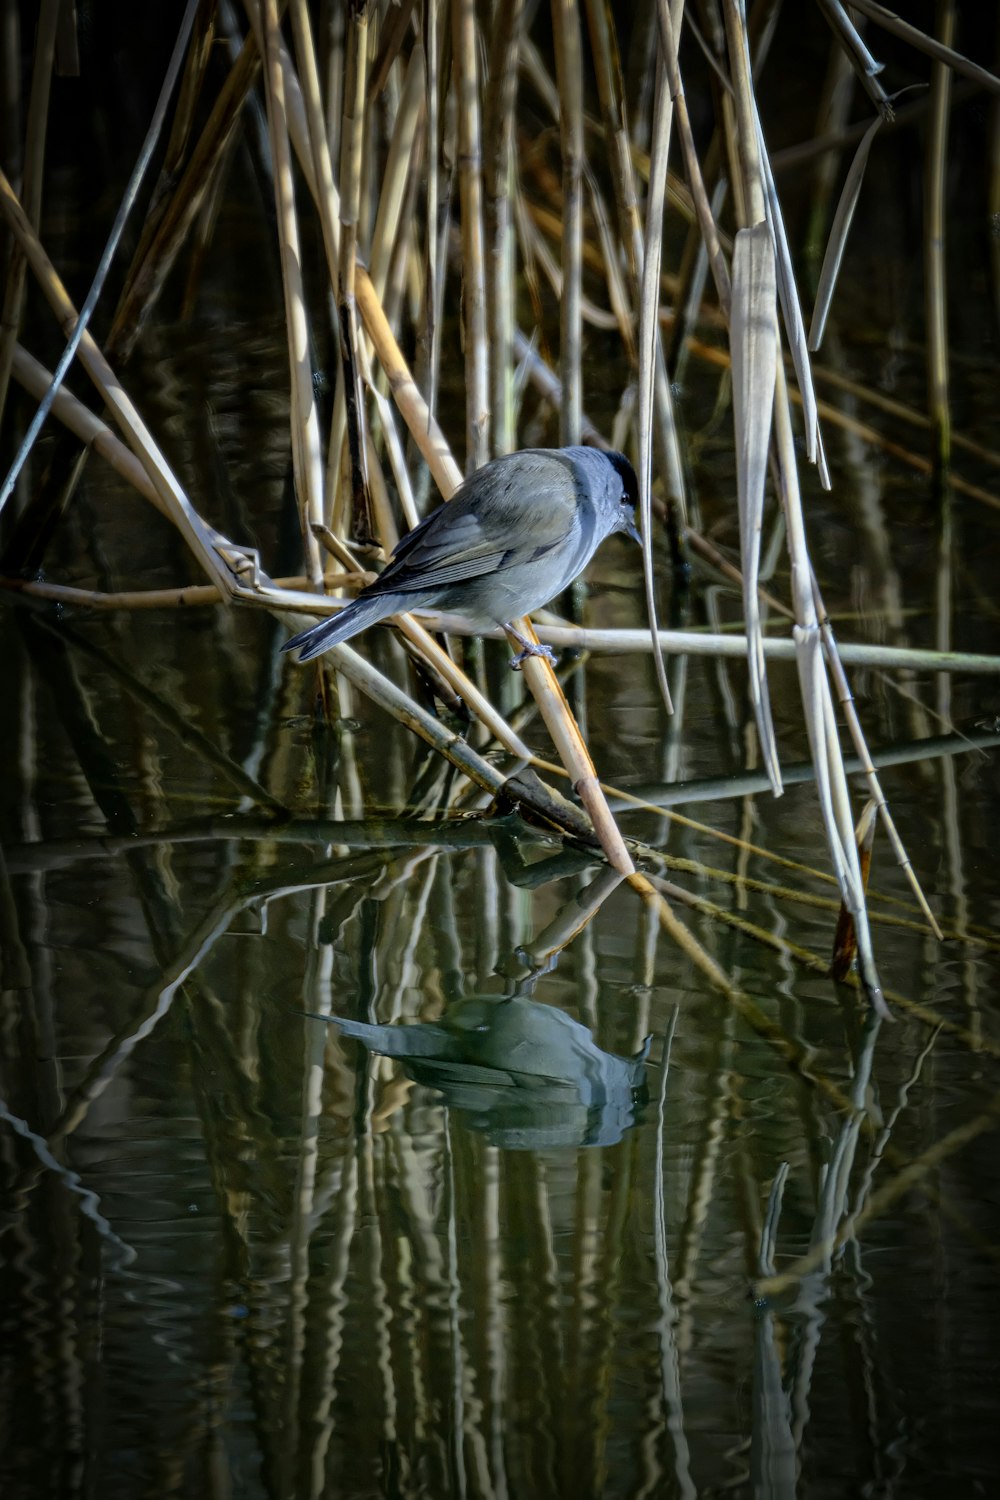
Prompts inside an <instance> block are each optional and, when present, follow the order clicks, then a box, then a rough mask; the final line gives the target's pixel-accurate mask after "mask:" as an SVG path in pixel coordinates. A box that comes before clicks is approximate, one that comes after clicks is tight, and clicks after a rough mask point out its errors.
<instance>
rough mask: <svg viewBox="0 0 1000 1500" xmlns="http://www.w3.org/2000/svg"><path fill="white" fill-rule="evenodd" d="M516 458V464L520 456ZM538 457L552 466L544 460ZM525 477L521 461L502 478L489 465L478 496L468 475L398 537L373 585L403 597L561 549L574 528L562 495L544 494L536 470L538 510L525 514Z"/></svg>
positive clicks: (477, 487) (571, 512) (571, 513)
mask: <svg viewBox="0 0 1000 1500" xmlns="http://www.w3.org/2000/svg"><path fill="white" fill-rule="evenodd" d="M519 456H520V457H521V458H522V459H523V458H524V457H525V454H524V453H522V454H521V455H519ZM544 457H545V458H546V459H547V460H548V461H549V462H550V463H551V459H550V458H549V456H548V455H544ZM479 472H480V473H481V472H483V471H479ZM526 477H528V476H526V474H525V472H524V465H523V464H522V465H521V466H520V471H519V470H518V469H516V468H512V469H511V471H510V477H509V480H507V476H506V475H504V474H503V472H502V470H501V472H500V473H499V474H498V473H497V472H496V466H494V470H493V473H492V475H491V485H490V489H489V491H488V492H487V493H484V492H483V490H482V488H481V487H480V485H479V484H477V478H478V475H477V474H473V475H472V476H471V477H470V478H469V479H468V480H467V481H466V483H465V484H464V485H463V486H462V490H461V491H460V493H459V494H458V495H457V496H456V497H455V499H453V500H451V501H450V502H449V503H448V504H447V505H442V506H440V507H439V508H438V509H437V510H435V511H432V512H431V514H430V515H429V516H427V517H425V519H424V520H423V521H421V522H420V524H419V525H418V526H415V527H414V528H413V530H412V531H410V532H408V533H407V535H406V536H404V537H403V538H402V539H401V540H400V542H399V543H398V545H397V546H396V549H395V551H394V552H393V556H392V561H391V563H390V564H389V566H388V567H387V568H386V569H385V570H384V572H383V573H382V574H381V576H380V577H379V580H378V583H377V584H376V585H374V587H376V588H377V589H378V590H379V592H381V591H382V589H383V588H386V589H392V590H394V591H395V590H398V591H399V592H401V593H406V592H408V591H414V590H418V589H427V588H437V587H439V586H441V585H442V584H448V583H463V582H465V581H466V579H471V578H482V577H483V576H484V575H486V574H488V573H494V572H496V570H497V569H498V568H502V567H504V566H506V565H508V564H509V563H510V562H512V561H515V560H516V561H518V562H528V561H533V560H534V559H535V558H539V557H544V555H545V553H546V552H551V551H552V549H553V548H555V547H559V546H561V545H562V543H563V542H564V541H565V540H566V538H567V537H568V536H569V534H570V531H571V530H572V529H574V526H575V524H576V522H575V507H573V506H571V505H568V504H567V501H566V499H565V498H564V497H563V496H561V495H559V496H558V497H557V496H554V495H552V494H551V491H550V493H549V494H547V493H546V485H545V478H546V471H545V468H544V465H540V466H539V469H538V473H537V476H531V477H537V481H538V492H537V493H538V505H537V507H535V508H534V509H532V510H531V511H530V512H528V514H526V513H525V506H524V495H523V488H524V483H525V479H526ZM505 480H507V482H506V483H505V482H504V481H505ZM547 502H548V503H547Z"/></svg>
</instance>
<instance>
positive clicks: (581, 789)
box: [512, 616, 635, 875]
mask: <svg viewBox="0 0 1000 1500" xmlns="http://www.w3.org/2000/svg"><path fill="white" fill-rule="evenodd" d="M516 627H517V629H518V631H520V633H521V634H522V635H524V636H527V638H528V640H532V639H534V640H536V641H537V639H538V638H537V636H536V635H535V632H534V629H533V628H532V624H531V621H530V620H529V619H528V618H527V616H525V617H524V618H523V619H521V620H518V621H517V622H516ZM512 639H513V637H512ZM521 670H522V671H523V673H524V677H525V681H526V682H527V684H528V687H529V688H530V690H531V693H532V696H533V697H534V699H535V702H536V703H537V704H538V709H539V712H540V713H541V716H542V718H543V720H544V721H545V727H546V729H547V730H548V731H549V734H550V735H551V736H552V742H553V744H554V745H555V747H556V749H557V751H558V752H559V756H560V759H561V760H562V762H563V765H564V766H565V767H566V770H567V771H568V773H569V778H570V782H571V784H572V787H573V790H574V791H575V792H576V794H577V796H578V797H579V798H580V801H581V802H582V803H583V805H584V807H585V808H586V809H587V812H588V813H589V814H590V820H591V822H592V823H593V825H594V830H595V832H596V834H597V837H598V839H599V841H600V844H601V848H602V849H603V850H604V853H605V855H606V856H607V859H608V862H609V864H610V865H611V867H612V869H615V870H617V871H619V873H620V874H622V875H629V874H631V873H632V872H633V871H634V869H635V865H634V864H633V863H632V857H631V855H630V854H629V852H628V850H627V849H626V847H625V841H624V840H623V838H622V836H621V834H620V833H619V832H618V827H617V824H616V823H615V820H614V818H613V817H612V815H611V810H610V808H609V807H608V804H607V800H606V798H605V796H604V793H603V792H602V790H601V786H600V782H599V781H598V777H597V772H596V771H595V769H594V763H593V761H592V760H591V758H590V752H589V750H588V749H587V746H586V744H585V743H584V740H583V736H582V735H581V733H580V730H579V728H578V727H577V723H576V720H575V719H574V717H573V714H572V711H571V709H570V706H569V704H568V703H567V702H566V698H565V695H564V693H563V690H562V688H561V687H560V685H559V679H558V678H557V677H556V674H555V672H554V671H553V670H552V665H551V663H550V662H548V661H546V660H545V658H544V657H538V656H529V657H528V658H527V660H526V661H525V662H524V664H523V666H522V669H521Z"/></svg>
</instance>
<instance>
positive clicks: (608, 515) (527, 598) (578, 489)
mask: <svg viewBox="0 0 1000 1500" xmlns="http://www.w3.org/2000/svg"><path fill="white" fill-rule="evenodd" d="M637 499H638V486H637V483H636V477H635V471H634V469H633V468H632V465H631V464H630V463H629V461H628V459H627V458H626V457H625V455H624V454H622V453H602V452H601V451H600V450H599V449H597V448H580V447H574V448H525V449H523V450H522V451H521V452H520V453H509V454H507V455H506V456H505V457H503V458H497V459H494V461H493V462H492V463H488V464H484V466H483V467H482V468H481V469H477V470H476V472H475V473H474V474H471V475H470V476H469V478H468V479H467V480H466V481H465V483H464V484H462V485H461V486H460V487H459V489H457V490H456V492H455V494H454V497H453V498H452V499H451V500H449V501H448V502H447V503H446V504H445V505H440V506H438V508H437V510H434V511H432V512H431V514H430V515H429V516H427V517H426V518H425V519H424V520H423V521H421V522H420V524H419V526H415V527H414V528H413V530H412V531H411V532H409V533H408V534H407V535H406V536H404V537H403V538H402V540H401V541H400V542H399V544H398V545H397V547H396V549H395V551H394V552H393V555H392V560H391V562H390V563H389V564H388V565H387V567H386V568H385V569H384V571H383V572H382V573H381V574H380V575H379V577H378V578H377V579H376V580H375V582H374V583H371V584H369V585H368V587H367V588H364V589H362V591H361V593H360V594H359V595H358V597H357V598H356V599H354V600H353V601H352V602H351V603H350V604H348V605H347V606H346V607H345V608H344V609H342V610H340V611H339V612H338V613H337V614H335V615H332V616H331V617H330V618H329V619H326V620H321V621H320V622H319V624H318V625H312V626H310V628H309V629H308V630H304V631H302V632H301V634H300V635H296V636H293V637H292V639H291V640H290V641H286V643H285V645H284V647H283V650H285V651H291V650H293V649H294V648H295V647H298V648H299V660H300V661H309V660H310V658H311V657H314V656H319V655H320V653H321V652H323V651H328V650H329V649H330V647H331V646H339V645H340V644H341V642H343V641H349V640H350V639H351V638H352V636H355V635H358V634H360V632H361V631H362V630H367V629H368V627H369V625H376V624H378V622H379V621H380V620H385V619H387V618H388V617H389V616H390V615H395V614H399V613H400V612H401V611H403V610H421V609H434V610H445V611H447V612H448V613H450V614H461V615H466V616H468V617H469V618H470V619H471V620H473V621H474V622H475V623H476V624H478V625H482V626H483V627H489V628H492V627H493V626H495V625H502V626H503V627H504V629H506V630H509V631H510V632H511V634H512V635H513V636H514V637H515V639H516V640H518V641H519V642H520V644H521V648H522V649H521V651H520V652H519V653H518V655H517V656H515V657H514V659H513V661H512V662H511V666H513V667H515V668H516V667H520V665H521V663H522V662H523V661H524V659H525V657H527V656H547V657H548V658H549V659H550V660H553V659H554V658H553V655H552V651H551V649H550V647H548V646H539V645H536V644H535V642H533V641H529V640H527V639H526V638H525V637H524V636H523V635H521V634H520V632H519V631H517V630H515V629H514V627H513V625H512V624H511V621H512V620H516V619H517V618H518V617H519V616H521V615H526V614H530V613H531V611H532V610H534V609H538V608H539V607H540V606H541V605H543V604H547V603H548V602H549V600H550V599H554V598H555V596H556V595H557V594H560V593H561V592H562V591H563V589H565V588H566V587H567V586H568V585H569V584H570V583H572V582H573V580H574V578H577V577H579V575H580V574H581V573H582V572H583V570H584V568H585V567H586V566H587V564H588V563H589V561H590V559H591V558H592V557H593V555H594V553H595V552H596V551H597V548H598V547H599V546H600V544H601V542H603V541H604V539H605V537H608V536H611V535H612V533H614V532H616V531H623V532H625V533H626V534H627V535H628V536H630V537H632V538H633V539H634V540H635V541H637V542H638V543H639V544H640V546H641V545H642V538H641V537H640V535H639V532H638V531H637V530H636V525H635V505H636V500H637Z"/></svg>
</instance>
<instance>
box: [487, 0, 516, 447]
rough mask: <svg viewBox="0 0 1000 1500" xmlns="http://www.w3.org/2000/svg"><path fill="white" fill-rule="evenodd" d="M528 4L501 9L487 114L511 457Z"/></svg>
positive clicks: (501, 401)
mask: <svg viewBox="0 0 1000 1500" xmlns="http://www.w3.org/2000/svg"><path fill="white" fill-rule="evenodd" d="M523 18H524V0H510V3H508V4H505V5H498V6H497V7H496V8H495V11H494V16H493V34H492V37H491V39H490V59H489V83H488V85H487V91H486V100H485V106H484V111H483V119H484V133H485V140H486V153H485V171H484V188H485V205H484V206H485V214H486V319H487V328H488V333H489V341H490V399H491V405H492V413H491V416H492V445H491V446H492V452H493V454H494V456H498V455H500V454H503V453H510V452H511V451H512V450H513V448H514V444H515V440H516V427H515V416H514V371H513V358H514V327H515V320H514V295H515V276H514V249H515V247H514V235H513V231H512V228H511V181H512V178H513V173H514V106H515V103H516V100H517V54H518V44H519V41H520V38H521V32H522V29H523V27H522V22H523Z"/></svg>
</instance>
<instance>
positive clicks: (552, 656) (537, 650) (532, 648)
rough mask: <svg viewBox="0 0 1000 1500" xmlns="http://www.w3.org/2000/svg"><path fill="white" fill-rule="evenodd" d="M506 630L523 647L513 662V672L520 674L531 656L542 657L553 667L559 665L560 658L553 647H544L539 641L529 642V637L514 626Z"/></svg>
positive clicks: (507, 626)
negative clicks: (522, 666) (524, 663)
mask: <svg viewBox="0 0 1000 1500" xmlns="http://www.w3.org/2000/svg"><path fill="white" fill-rule="evenodd" d="M504 630H506V631H507V632H508V634H510V635H512V636H513V637H514V639H515V641H519V642H520V646H521V649H520V651H519V652H518V653H517V655H516V656H515V657H514V658H513V659H512V661H511V664H510V666H511V671H512V672H520V670H521V665H522V663H523V662H526V661H527V659H528V657H529V656H542V657H544V658H545V660H546V661H547V662H549V663H551V665H552V666H553V667H554V666H555V665H556V664H557V663H558V661H559V658H558V656H557V655H556V653H555V652H554V651H553V649H552V647H551V646H543V645H541V644H540V643H539V642H538V641H529V640H528V637H527V636H526V635H522V634H521V632H520V631H519V630H515V629H514V627H513V625H505V626H504Z"/></svg>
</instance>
